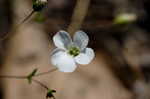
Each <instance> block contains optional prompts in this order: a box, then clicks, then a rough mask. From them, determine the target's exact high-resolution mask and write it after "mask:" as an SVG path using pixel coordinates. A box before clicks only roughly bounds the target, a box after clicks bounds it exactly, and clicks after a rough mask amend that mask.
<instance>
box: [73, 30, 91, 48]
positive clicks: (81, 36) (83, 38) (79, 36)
mask: <svg viewBox="0 0 150 99" xmlns="http://www.w3.org/2000/svg"><path fill="white" fill-rule="evenodd" d="M73 42H74V44H75V45H76V46H78V47H79V48H80V49H81V50H83V49H84V48H86V46H87V45H88V42H89V37H88V35H87V34H86V33H85V32H83V31H77V32H76V33H75V35H74V38H73Z"/></svg>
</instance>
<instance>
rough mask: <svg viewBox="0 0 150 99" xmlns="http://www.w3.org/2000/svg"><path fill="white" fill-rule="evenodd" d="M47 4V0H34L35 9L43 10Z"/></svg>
mask: <svg viewBox="0 0 150 99" xmlns="http://www.w3.org/2000/svg"><path fill="white" fill-rule="evenodd" d="M46 4H47V0H33V9H34V11H41V10H42V9H43V8H44V7H45V5H46Z"/></svg>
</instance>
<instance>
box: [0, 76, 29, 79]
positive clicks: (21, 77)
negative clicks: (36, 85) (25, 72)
mask: <svg viewBox="0 0 150 99" xmlns="http://www.w3.org/2000/svg"><path fill="white" fill-rule="evenodd" d="M0 78H10V79H26V78H27V76H13V75H12V76H10V75H0Z"/></svg>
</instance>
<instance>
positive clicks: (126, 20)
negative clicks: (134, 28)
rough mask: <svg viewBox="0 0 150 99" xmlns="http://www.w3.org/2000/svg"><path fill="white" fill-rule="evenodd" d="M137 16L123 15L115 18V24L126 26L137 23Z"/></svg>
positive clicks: (132, 14)
mask: <svg viewBox="0 0 150 99" xmlns="http://www.w3.org/2000/svg"><path fill="white" fill-rule="evenodd" d="M136 19H137V15H136V14H134V13H122V14H119V15H117V16H116V17H115V19H114V23H115V24H126V23H131V22H134V21H136Z"/></svg>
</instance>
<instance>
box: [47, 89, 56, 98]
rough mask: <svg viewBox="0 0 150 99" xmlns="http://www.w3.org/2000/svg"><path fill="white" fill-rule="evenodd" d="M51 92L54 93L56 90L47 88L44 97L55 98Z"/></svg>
mask: <svg viewBox="0 0 150 99" xmlns="http://www.w3.org/2000/svg"><path fill="white" fill-rule="evenodd" d="M53 93H56V90H51V89H48V91H47V95H46V98H54V99H55V97H54V95H53Z"/></svg>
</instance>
